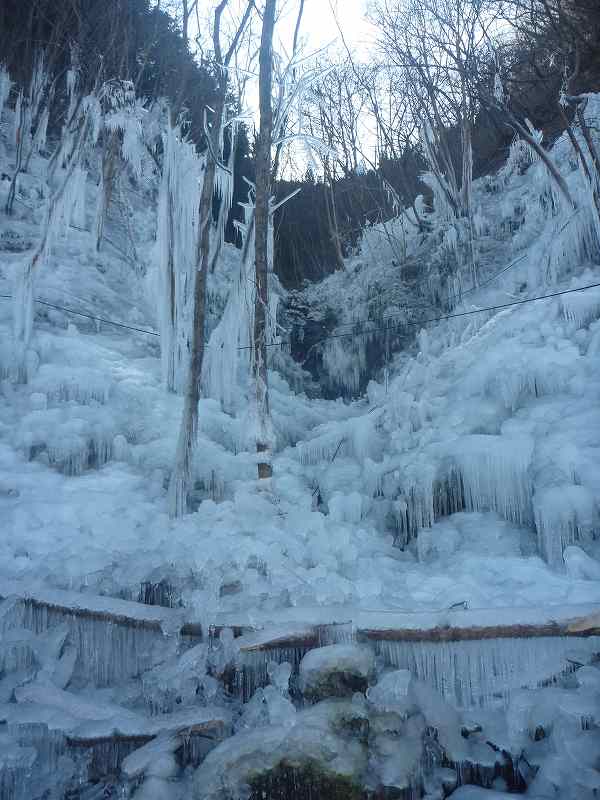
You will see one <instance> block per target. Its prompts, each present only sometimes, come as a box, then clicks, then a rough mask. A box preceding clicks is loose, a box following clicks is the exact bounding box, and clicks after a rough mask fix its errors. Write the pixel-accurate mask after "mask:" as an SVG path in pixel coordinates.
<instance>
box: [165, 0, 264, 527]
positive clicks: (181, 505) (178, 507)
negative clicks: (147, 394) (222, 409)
mask: <svg viewBox="0 0 600 800" xmlns="http://www.w3.org/2000/svg"><path fill="white" fill-rule="evenodd" d="M228 1H229V0H221V2H220V3H219V5H218V6H217V8H216V9H215V26H214V31H213V45H214V52H215V62H216V64H217V65H218V69H217V75H218V79H217V80H218V82H217V92H216V95H217V98H216V101H215V104H214V105H215V108H214V119H213V125H212V128H211V129H210V130H208V127H207V131H206V133H207V137H208V145H209V146H208V152H207V154H206V170H205V173H204V181H203V183H202V193H201V195H200V208H199V215H198V216H199V219H198V246H197V250H196V271H195V273H194V321H193V330H192V341H191V352H190V369H189V373H188V378H187V387H186V390H185V394H184V406H183V415H182V419H181V428H180V430H179V439H178V442H177V452H176V455H175V466H174V469H173V472H172V473H171V479H170V481H169V515H170V516H171V517H180V516H182V515H183V514H184V513H185V512H186V511H187V510H188V505H189V497H190V494H191V490H192V459H193V454H194V444H195V441H196V434H197V430H198V401H199V400H200V380H201V378H202V363H203V361H204V324H205V318H206V278H207V273H208V269H209V262H210V229H211V221H212V202H213V195H214V190H215V175H216V171H217V167H219V168H221V166H220V165H218V164H217V158H219V157H220V156H219V155H218V154H219V147H220V142H221V128H222V126H223V117H224V114H225V103H226V99H227V69H226V68H227V66H228V65H229V63H230V61H231V58H232V57H233V54H234V52H235V49H236V47H237V45H238V43H239V40H240V37H241V35H242V33H243V31H244V28H245V27H246V24H247V22H248V19H249V18H250V14H251V12H252V8H253V3H252V1H251V0H249V2H248V5H247V7H246V11H245V13H244V16H243V18H242V21H241V23H240V26H239V28H238V30H237V32H236V34H235V36H234V37H233V41H232V43H231V46H230V48H229V50H228V52H227V54H226V56H225V58H223V56H222V53H221V41H220V35H221V34H220V31H221V16H222V14H223V11H224V10H225V7H226V6H227V3H228Z"/></svg>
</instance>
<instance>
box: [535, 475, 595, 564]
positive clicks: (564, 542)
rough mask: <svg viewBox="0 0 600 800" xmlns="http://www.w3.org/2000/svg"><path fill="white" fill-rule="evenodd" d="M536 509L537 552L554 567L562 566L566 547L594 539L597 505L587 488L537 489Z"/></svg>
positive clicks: (558, 487)
mask: <svg viewBox="0 0 600 800" xmlns="http://www.w3.org/2000/svg"><path fill="white" fill-rule="evenodd" d="M533 505H534V511H535V527H536V531H537V540H538V551H539V553H540V555H541V556H542V558H543V559H544V560H545V561H547V562H548V563H549V564H550V565H551V566H554V567H556V566H562V564H563V552H564V550H565V548H566V547H568V546H569V545H574V544H580V543H582V542H585V541H586V540H587V539H591V538H592V532H593V529H594V517H595V510H596V504H595V500H594V496H593V494H592V493H591V492H590V491H589V490H588V489H586V488H585V487H584V486H553V487H551V488H547V489H538V490H536V492H535V495H534V499H533Z"/></svg>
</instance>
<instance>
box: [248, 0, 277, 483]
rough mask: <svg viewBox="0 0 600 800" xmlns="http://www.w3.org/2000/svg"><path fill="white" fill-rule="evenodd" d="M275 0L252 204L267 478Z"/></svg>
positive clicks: (262, 456)
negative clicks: (269, 252) (269, 250)
mask: <svg viewBox="0 0 600 800" xmlns="http://www.w3.org/2000/svg"><path fill="white" fill-rule="evenodd" d="M276 5H277V0H266V4H265V10H264V14H263V25H262V36H261V43H260V56H259V64H260V69H259V73H260V77H259V107H260V128H259V135H258V142H257V146H256V207H255V225H256V239H255V268H256V305H255V311H254V351H253V362H254V363H253V367H254V377H255V381H256V404H257V414H258V419H257V423H258V431H257V440H256V451H257V453H258V454H259V461H258V477H259V478H261V479H262V478H270V477H271V475H272V474H273V469H272V467H271V462H270V457H269V449H270V445H269V441H268V439H269V436H268V429H269V386H268V375H267V346H266V345H267V341H266V333H267V324H266V322H267V309H268V302H269V292H268V275H269V266H268V249H269V248H268V241H269V199H270V195H271V143H272V136H273V109H272V105H271V89H272V81H273V30H274V28H275V9H276Z"/></svg>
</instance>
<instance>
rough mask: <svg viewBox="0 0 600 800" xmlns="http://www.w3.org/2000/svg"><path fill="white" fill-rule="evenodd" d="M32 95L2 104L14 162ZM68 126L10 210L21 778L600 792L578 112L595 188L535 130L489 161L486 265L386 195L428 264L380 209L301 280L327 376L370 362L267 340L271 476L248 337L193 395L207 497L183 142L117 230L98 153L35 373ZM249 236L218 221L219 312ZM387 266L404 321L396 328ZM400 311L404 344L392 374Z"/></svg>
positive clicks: (11, 448)
mask: <svg viewBox="0 0 600 800" xmlns="http://www.w3.org/2000/svg"><path fill="white" fill-rule="evenodd" d="M588 113H589V114H590V115H592V116H593V115H595V116H598V114H599V113H600V97H599V96H594V97H593V98H591V101H590V103H589V105H588ZM14 124H15V122H14V113H13V111H12V109H9V108H8V106H7V107H5V108H4V109H3V110H2V117H1V129H0V136H1V140H0V158H1V163H0V172H1V173H3V174H6V175H10V174H11V172H12V169H13V163H14V159H15V149H14V139H13V134H12V132H13V130H14ZM49 158H50V148H48V150H44V149H43V148H40V152H39V153H38V154H36V155H35V156H34V157H33V158H32V160H31V163H30V166H29V168H28V170H27V172H25V173H23V174H22V175H21V178H20V181H19V186H18V193H17V196H16V202H15V212H14V214H13V215H12V216H11V217H8V216H6V215H5V214H4V213H2V214H0V295H2V297H1V298H0V373H1V376H2V384H1V388H2V391H1V394H0V520H1V523H0V553H1V558H0V597H2V598H3V599H2V603H1V604H0V619H1V620H2V626H3V627H2V639H1V640H0V740H1V742H2V752H0V798H1V800H22V799H23V800H24V798H34V797H36V798H37V797H40V798H41V797H52V798H55V797H56V798H59V797H60V798H62V797H64V798H67V797H68V798H71V800H74V798H81V800H84V798H85V799H86V800H91V799H92V798H94V797H100V796H123V797H125V796H133V797H135V798H139V800H143V799H144V798H161V800H166V799H167V798H173V799H175V798H181V799H183V798H184V797H185V798H188V797H197V798H215V799H216V798H237V797H247V796H251V797H253V798H258V797H261V796H262V797H281V798H283V797H286V798H287V797H290V798H291V797H298V798H300V797H322V798H324V797H331V798H336V797H340V798H341V797H348V798H355V797H356V798H358V797H361V796H370V797H373V798H375V797H377V798H379V797H381V798H383V797H386V798H388V797H389V798H391V797H398V798H409V797H410V798H419V797H424V796H426V797H429V798H434V797H435V798H438V797H445V796H451V797H452V798H454V799H455V800H467V798H470V799H471V800H476V799H477V800H479V799H480V798H481V800H495V798H500V797H504V796H508V795H505V794H504V792H508V791H511V792H520V793H525V794H526V795H527V796H529V797H537V798H559V797H560V798H564V799H565V800H566V799H567V798H572V800H585V798H590V800H591V798H593V797H595V796H597V792H598V791H599V787H600V771H599V763H598V753H599V752H600V739H599V732H598V724H599V719H600V669H599V667H598V663H599V662H598V656H599V653H600V623H599V619H598V614H599V613H600V612H599V610H600V543H599V539H598V530H599V528H598V514H599V509H600V407H599V405H598V397H599V393H600V367H599V362H598V358H599V355H600V266H599V260H598V252H599V249H598V244H599V240H600V229H599V226H598V217H597V215H596V214H595V208H594V205H593V202H592V199H591V196H590V194H589V192H588V190H587V188H586V185H585V184H584V182H583V180H582V177H581V171H580V170H578V169H576V168H575V167H576V164H574V160H573V156H572V151H571V144H570V142H569V140H568V138H567V137H566V136H563V137H562V138H560V139H559V140H558V141H557V142H556V144H555V145H554V147H553V149H552V158H553V159H554V161H555V163H556V164H557V165H558V167H559V169H560V171H561V173H562V175H563V177H564V179H565V180H566V182H567V183H568V186H569V189H570V191H571V193H572V195H573V196H574V197H575V198H576V202H577V209H576V210H573V209H569V208H567V206H566V204H565V202H564V198H562V197H561V196H559V195H558V193H557V192H556V189H555V187H554V184H553V183H552V181H551V180H550V177H549V175H548V172H547V169H546V166H545V165H544V164H543V163H542V162H541V161H540V160H539V159H536V158H535V155H532V154H531V153H529V152H527V151H525V152H524V151H523V148H520V147H519V146H514V148H513V153H512V155H511V157H510V158H509V160H508V162H507V164H506V165H505V167H504V168H503V169H502V170H501V171H500V172H498V173H496V174H494V175H489V176H485V177H484V178H481V179H479V180H478V181H477V182H476V183H475V187H474V198H475V204H476V208H477V212H476V219H477V230H478V248H479V250H478V271H477V275H476V276H474V277H475V279H474V280H473V281H468V280H464V283H465V284H467V285H451V284H450V282H447V281H445V278H444V276H443V275H442V273H441V271H440V269H439V268H438V267H439V264H441V263H442V260H443V258H446V256H447V254H448V253H451V252H456V249H457V247H458V245H457V243H456V240H455V239H454V240H453V238H452V235H451V234H450V233H448V231H449V228H448V227H443V224H442V223H444V219H443V209H441V210H440V207H439V205H438V206H435V204H434V207H433V210H425V211H424V213H425V214H428V215H429V218H430V220H431V224H432V229H431V232H430V233H428V234H422V233H415V232H413V231H414V228H411V227H410V226H408V227H407V225H406V214H408V213H410V212H403V215H401V216H399V217H398V218H397V219H395V220H392V221H390V222H389V223H388V227H390V228H391V229H392V230H393V232H394V235H395V237H396V239H402V241H403V247H404V253H405V258H406V260H407V263H408V262H409V261H410V263H411V264H412V263H416V264H417V265H418V267H419V268H420V269H421V270H422V271H426V270H428V272H427V276H426V281H423V283H424V284H427V285H428V286H429V287H430V294H429V295H427V294H426V293H422V294H421V295H416V294H414V293H411V292H412V289H411V276H410V275H409V274H406V273H405V274H402V273H401V272H400V269H401V268H400V267H398V268H397V270H396V271H394V268H393V266H392V262H393V261H394V259H395V258H396V254H395V253H394V252H392V251H391V250H390V249H389V240H388V239H386V237H385V236H384V235H382V230H381V228H380V229H379V230H378V229H377V226H372V227H370V228H368V229H367V230H366V231H365V233H364V234H363V237H362V244H361V249H360V252H359V253H358V254H357V255H355V256H353V257H352V258H350V259H348V260H347V262H346V269H345V270H344V271H343V272H336V273H334V274H333V275H331V276H329V277H328V278H326V279H325V280H324V281H323V282H321V283H319V284H312V285H308V286H307V288H306V289H304V290H303V292H302V296H301V300H302V303H304V304H305V305H306V306H307V307H309V308H311V309H312V313H313V315H314V318H315V319H316V320H317V321H318V320H320V319H324V318H325V317H326V316H327V312H328V309H334V310H335V312H336V315H337V316H336V322H335V325H334V326H333V327H330V329H329V330H328V332H327V333H326V334H325V335H324V337H323V338H327V341H324V342H322V343H320V345H319V346H320V347H321V348H322V350H321V351H320V352H321V355H320V356H319V359H320V362H319V364H320V366H319V369H320V370H321V375H322V378H323V381H324V383H326V382H327V381H329V383H328V384H327V387H326V389H327V391H325V392H324V394H325V395H326V396H328V397H329V396H331V393H332V390H331V387H332V386H333V387H334V388H335V387H337V388H338V390H339V389H340V387H342V388H346V389H348V392H349V393H350V394H358V395H360V394H361V392H360V388H361V386H362V384H367V389H366V392H365V393H364V395H363V396H359V397H358V399H354V400H351V401H350V400H342V399H337V400H330V399H322V398H319V397H315V396H314V386H315V382H314V380H310V379H309V376H308V374H307V373H306V372H304V371H303V370H302V369H301V367H300V365H298V364H294V363H293V361H292V359H291V357H290V356H289V354H287V353H286V352H285V351H283V349H282V352H279V348H274V349H273V355H272V362H271V365H270V366H271V367H272V369H271V371H270V390H271V411H272V418H273V425H274V429H275V432H276V448H275V453H274V457H273V478H272V479H271V481H270V482H269V483H268V485H267V486H266V487H265V485H264V484H263V483H261V482H260V481H257V480H256V462H257V455H256V453H255V452H253V451H252V445H253V441H254V440H253V439H252V438H251V434H252V429H253V424H254V422H253V420H252V409H251V404H250V402H249V399H248V398H249V395H250V392H251V387H250V383H249V377H248V374H247V368H246V361H245V354H244V353H243V351H241V355H240V357H239V359H240V360H239V370H238V372H237V373H234V381H235V382H234V383H233V384H232V385H229V386H228V387H225V389H228V390H229V392H230V394H232V396H231V397H230V398H229V400H228V401H226V402H224V403H222V402H221V401H220V400H221V398H219V397H216V396H214V395H213V396H210V394H208V396H207V393H208V391H209V390H208V389H206V392H205V396H204V397H203V399H202V400H201V402H200V410H199V425H200V429H199V431H198V446H197V448H196V451H195V456H194V458H195V460H194V465H193V478H194V505H195V508H194V511H193V513H190V514H188V515H186V516H184V517H183V518H181V519H171V518H170V517H169V514H168V503H167V487H168V482H169V475H170V471H171V469H172V463H173V457H174V453H175V449H176V443H177V433H178V427H179V419H180V416H181V409H182V398H181V397H180V396H178V395H176V394H173V393H168V392H167V391H166V390H165V387H164V385H163V373H162V372H161V357H160V349H159V343H158V341H157V340H158V338H159V337H158V335H157V331H158V330H159V326H160V319H159V314H160V307H161V300H160V298H159V297H158V293H159V289H158V288H157V287H158V285H159V284H158V278H157V260H158V256H157V246H156V242H155V238H156V236H155V233H156V230H157V225H158V223H157V205H156V194H157V182H158V178H157V176H156V174H154V173H152V172H151V171H148V172H146V173H145V174H144V176H143V177H142V178H139V177H137V178H136V176H131V175H128V177H127V180H124V181H123V182H122V193H121V195H120V197H119V199H118V202H116V201H115V204H114V205H113V207H112V211H111V215H110V216H109V218H108V220H107V223H106V241H105V243H104V245H103V248H102V250H101V251H100V252H99V253H98V252H95V250H94V248H93V243H92V238H93V233H92V232H93V227H94V213H95V208H96V206H97V204H98V188H97V186H96V181H95V179H94V177H95V176H94V169H96V170H97V168H98V167H97V163H96V166H94V165H92V167H91V168H90V175H89V177H88V179H87V180H86V179H85V176H84V178H83V184H82V186H83V189H82V191H81V192H80V194H79V196H78V197H77V198H76V202H75V201H74V202H73V204H72V207H71V208H70V210H69V212H68V213H67V214H66V217H65V218H64V219H63V224H62V226H61V230H60V231H59V232H58V234H57V236H56V239H55V241H54V244H53V247H52V249H51V251H50V253H49V255H48V258H47V260H46V263H45V264H44V268H43V269H42V270H40V272H39V275H38V276H37V281H36V285H35V298H36V306H35V321H34V333H33V338H32V340H31V344H30V346H29V348H28V350H27V353H26V360H25V364H26V374H25V376H22V375H21V376H18V375H17V374H16V372H15V362H14V360H13V333H12V332H13V317H14V315H15V313H18V306H17V304H16V301H15V299H14V298H15V295H16V293H17V291H16V286H17V273H18V270H19V269H20V268H21V265H22V263H23V259H25V258H27V256H28V253H30V251H31V250H32V249H33V248H34V247H35V244H36V242H37V241H38V239H39V237H40V235H41V231H42V228H43V213H44V201H45V199H46V198H48V196H49V194H50V193H51V190H50V184H49V179H48V167H49ZM7 191H8V181H6V180H3V182H2V192H3V198H2V200H3V205H4V193H6V192H7ZM438 223H439V225H438ZM407 230H408V233H406V231H407ZM440 230H442V231H445V232H442V233H441V234H440ZM411 260H412V261H411ZM239 262H240V251H238V250H236V249H235V248H234V247H233V246H231V245H225V251H224V257H223V258H222V259H221V260H220V262H219V265H218V268H217V270H216V272H215V273H214V274H213V275H211V276H210V280H209V297H210V303H209V312H210V313H209V316H210V319H209V327H210V329H214V327H215V325H216V324H217V321H218V319H219V316H220V314H221V313H222V310H223V308H224V307H225V304H226V300H227V297H228V293H229V292H230V290H231V287H232V285H233V279H232V275H233V274H234V273H235V272H236V270H238V269H239ZM373 286H376V287H377V290H378V292H379V294H380V295H382V296H383V298H384V299H383V301H381V309H380V310H381V314H380V318H381V319H384V320H386V321H387V320H394V325H395V326H396V322H395V321H398V324H397V326H396V327H392V328H391V329H390V326H389V323H387V324H386V328H387V333H386V332H385V331H384V333H383V334H381V331H377V327H378V323H377V321H376V319H377V318H374V317H373V316H372V314H371V313H370V312H371V309H370V306H369V302H370V297H371V296H372V287H373ZM398 287H400V290H399V289H398ZM402 287H405V288H406V294H405V295H404V297H408V298H409V302H406V301H405V300H404V298H403V294H402V291H401V289H402ZM441 292H445V293H446V303H445V305H444V306H440V305H437V306H436V305H434V304H433V298H434V297H436V296H439V295H440V293H441ZM282 294H283V293H282ZM448 295H449V296H448ZM546 296H547V297H546ZM539 297H546V299H540V300H536V301H535V302H529V301H530V300H535V298H539ZM282 302H283V303H285V297H283V298H282ZM15 309H16V311H15ZM446 317H447V318H446ZM440 318H441V319H440ZM369 319H370V322H368V323H367V324H366V325H361V324H360V323H361V322H362V321H364V320H369ZM428 320H432V321H428ZM398 326H399V327H398ZM410 330H413V331H414V333H415V334H417V335H416V336H414V337H413V336H412V335H409V332H410ZM386 335H387V336H388V337H390V336H391V337H394V336H397V337H402V343H403V347H402V348H400V347H399V346H397V345H398V342H397V341H396V342H395V343H394V342H392V344H393V345H394V346H392V347H391V348H389V351H388V353H387V354H386V356H385V359H384V361H385V363H384V364H382V368H381V369H380V370H379V371H378V372H376V373H374V372H373V369H372V363H371V360H370V356H369V352H370V351H369V347H373V346H375V345H377V343H378V342H379V343H380V340H381V339H382V338H384V337H385V336H386ZM378 336H379V339H378V338H377V337H378ZM211 341H212V343H213V346H214V342H215V340H214V339H213V340H209V343H208V348H209V351H210V347H211ZM236 347H237V340H236ZM276 351H277V352H276ZM213 364H214V362H213ZM313 378H314V376H313ZM303 382H304V383H303ZM209 386H211V384H210V381H209V378H208V377H207V378H206V381H205V387H209ZM303 386H304V387H305V388H306V387H308V386H310V387H311V392H310V393H308V394H307V393H304V392H303ZM232 389H233V392H232ZM224 409H226V410H224ZM444 632H445V633H444ZM209 634H210V635H209ZM367 687H368V688H367ZM315 701H320V702H315ZM232 734H233V735H232ZM218 740H223V741H222V743H221V744H219V745H218V746H217V747H216V748H215V749H213V750H212V752H211V753H210V755H208V757H207V758H206V759H205V760H204V755H205V752H206V751H207V750H208V749H210V748H211V747H212V746H213V745H214V744H215V742H216V741H218ZM311 781H312V783H311ZM248 786H250V787H251V788H250V789H248V788H247V787H248ZM307 786H308V787H309V788H306V787H307ZM457 786H458V788H456V787H457ZM111 787H112V788H111ZM244 787H246V788H244ZM291 787H294V788H293V789H292V788H291ZM310 787H312V789H311V788H310ZM324 787H325V788H324ZM45 791H47V794H44V792H45ZM102 791H104V792H109V791H110V792H113V794H112V795H110V794H104V795H101V794H100V793H101V792H102ZM311 791H312V792H314V794H311ZM117 792H121V794H117ZM319 792H320V793H319ZM265 793H266V794H265Z"/></svg>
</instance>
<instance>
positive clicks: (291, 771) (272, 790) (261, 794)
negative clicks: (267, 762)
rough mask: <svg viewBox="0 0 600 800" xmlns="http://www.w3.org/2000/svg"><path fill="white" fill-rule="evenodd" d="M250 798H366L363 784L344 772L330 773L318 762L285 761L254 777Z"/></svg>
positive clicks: (304, 799)
mask: <svg viewBox="0 0 600 800" xmlns="http://www.w3.org/2000/svg"><path fill="white" fill-rule="evenodd" d="M250 787H251V794H250V800H363V798H365V793H364V791H363V789H362V787H360V786H357V785H356V784H355V783H354V782H353V781H352V780H350V779H349V778H346V777H344V776H342V775H328V774H327V773H325V772H323V770H322V769H320V767H319V766H318V765H317V764H314V763H310V762H309V763H306V764H303V765H302V766H295V765H291V764H288V763H286V762H282V763H281V764H279V765H278V766H277V767H276V768H275V769H273V770H270V771H269V772H266V773H264V774H262V775H260V776H258V777H257V778H255V779H253V780H252V782H251V784H250Z"/></svg>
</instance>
